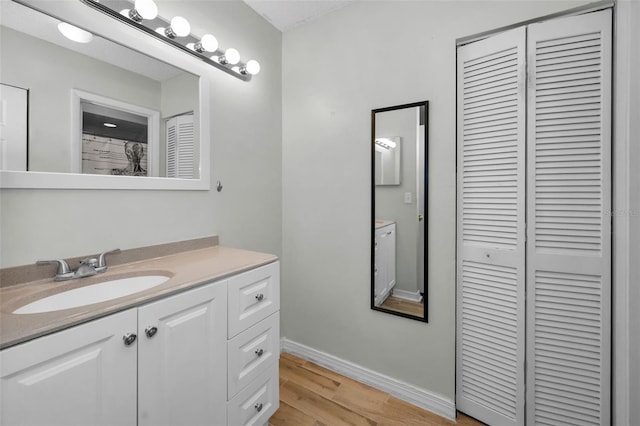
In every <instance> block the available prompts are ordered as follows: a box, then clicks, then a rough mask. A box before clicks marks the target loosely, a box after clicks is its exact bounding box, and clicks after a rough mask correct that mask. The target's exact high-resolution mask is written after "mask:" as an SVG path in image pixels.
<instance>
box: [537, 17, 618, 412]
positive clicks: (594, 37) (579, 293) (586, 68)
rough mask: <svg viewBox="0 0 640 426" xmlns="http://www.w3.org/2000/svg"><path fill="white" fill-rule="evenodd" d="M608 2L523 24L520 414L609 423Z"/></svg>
mask: <svg viewBox="0 0 640 426" xmlns="http://www.w3.org/2000/svg"><path fill="white" fill-rule="evenodd" d="M611 42H612V41H611V11H610V10H605V11H600V12H595V13H588V14H585V15H580V16H572V17H566V18H561V19H554V20H551V21H547V22H542V23H539V24H532V25H530V26H529V28H528V46H527V55H528V60H527V65H528V76H529V82H528V100H527V102H528V105H527V111H528V117H527V122H528V130H527V149H528V153H527V175H528V177H527V179H528V180H527V235H528V241H527V368H528V371H527V424H532V425H533V424H553V425H558V424H574V425H606V424H609V422H610V364H609V363H610V361H609V359H610V354H609V351H610V340H611V336H610V324H611V322H610V318H611V313H610V303H611V301H610V298H611V218H610V216H609V212H610V209H611V169H610V167H611V131H610V129H611V98H610V97H611Z"/></svg>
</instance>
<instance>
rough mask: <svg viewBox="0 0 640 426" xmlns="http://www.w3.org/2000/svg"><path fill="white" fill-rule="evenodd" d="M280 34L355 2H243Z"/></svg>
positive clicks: (330, 0)
mask: <svg viewBox="0 0 640 426" xmlns="http://www.w3.org/2000/svg"><path fill="white" fill-rule="evenodd" d="M243 1H244V2H245V3H246V4H247V5H249V7H251V8H252V9H253V10H255V11H256V12H258V13H259V14H260V15H261V16H262V17H263V18H265V19H266V20H267V21H269V22H270V23H271V24H272V25H273V26H274V27H276V28H277V29H279V30H280V31H282V32H285V31H287V30H290V29H292V28H295V27H297V26H300V25H302V24H305V23H307V22H311V21H313V20H315V19H318V18H319V17H321V16H323V15H326V14H327V13H330V12H333V11H336V10H338V9H342V8H343V7H345V6H347V5H349V4H351V3H353V2H354V1H357V0H320V1H318V0H243Z"/></svg>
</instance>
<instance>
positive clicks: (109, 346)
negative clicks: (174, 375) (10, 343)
mask: <svg viewBox="0 0 640 426" xmlns="http://www.w3.org/2000/svg"><path fill="white" fill-rule="evenodd" d="M135 331H136V310H135V309H132V310H129V311H125V312H122V313H119V314H115V315H111V316H108V317H105V318H102V319H99V320H96V321H92V322H90V323H87V324H83V325H80V326H77V327H73V328H70V329H67V330H64V331H61V332H59V333H55V334H52V335H49V336H45V337H41V338H38V339H35V340H32V341H30V342H27V343H24V344H21V345H18V346H14V347H11V348H8V349H5V350H3V351H2V352H0V381H1V395H2V403H1V404H2V409H1V410H0V413H1V414H0V424H2V425H6V426H10V425H48V426H53V425H65V426H69V425H105V426H106V425H110V426H111V425H132V424H135V422H136V359H137V358H136V346H137V343H133V344H131V345H129V346H126V345H125V344H124V342H123V338H122V337H123V335H124V334H126V333H128V332H131V333H135Z"/></svg>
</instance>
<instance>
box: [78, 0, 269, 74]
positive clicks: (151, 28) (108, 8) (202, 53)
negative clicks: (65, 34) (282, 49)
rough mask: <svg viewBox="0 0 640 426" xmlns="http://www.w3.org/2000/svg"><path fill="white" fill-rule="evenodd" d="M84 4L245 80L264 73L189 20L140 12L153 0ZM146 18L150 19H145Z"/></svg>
mask: <svg viewBox="0 0 640 426" xmlns="http://www.w3.org/2000/svg"><path fill="white" fill-rule="evenodd" d="M81 1H82V2H83V3H85V4H87V5H89V6H91V7H93V8H94V9H97V10H99V11H100V12H102V13H104V14H106V15H109V16H111V17H112V18H115V19H117V20H119V21H122V22H124V23H126V24H127V25H130V26H132V27H134V28H136V29H138V30H140V31H143V32H145V33H147V34H149V35H150V36H152V37H155V38H157V39H160V40H162V41H163V42H165V43H167V44H169V45H171V46H173V47H175V48H177V49H179V50H182V51H183V52H186V53H188V54H190V55H191V56H195V57H196V58H198V59H200V60H202V61H204V62H206V63H208V64H209V65H212V66H214V67H216V68H218V69H219V70H222V71H224V72H226V73H227V74H230V75H232V76H234V77H236V78H239V79H240V80H242V81H250V80H251V77H252V76H253V75H255V74H257V73H258V72H260V64H259V63H258V62H257V61H255V60H253V59H252V60H249V61H247V62H246V63H243V62H241V61H240V54H239V53H238V51H237V50H236V49H233V48H229V49H226V50H222V49H220V47H219V46H218V40H216V38H215V37H214V36H212V35H211V34H205V35H204V36H202V38H198V37H196V36H194V35H193V34H191V32H190V31H191V29H190V26H189V23H188V22H187V20H186V19H184V18H182V17H180V16H176V17H174V18H172V19H171V21H168V20H166V19H164V18H163V17H161V16H160V15H158V14H157V8H156V10H155V16H154V14H150V13H148V12H147V10H138V8H142V6H144V7H145V8H149V5H150V4H153V6H155V3H154V2H153V0H142V1H140V0H138V1H136V2H135V3H133V4H132V3H130V2H129V1H125V0H81ZM145 16H147V18H150V19H145Z"/></svg>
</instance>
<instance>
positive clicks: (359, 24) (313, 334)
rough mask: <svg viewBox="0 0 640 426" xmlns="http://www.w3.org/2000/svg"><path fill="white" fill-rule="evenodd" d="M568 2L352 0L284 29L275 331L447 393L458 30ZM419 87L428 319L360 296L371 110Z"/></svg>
mask: <svg viewBox="0 0 640 426" xmlns="http://www.w3.org/2000/svg"><path fill="white" fill-rule="evenodd" d="M579 3H584V2H578V3H576V2H568V1H566V2H565V1H552V2H546V1H525V0H523V1H473V2H472V1H469V2H462V1H376V2H356V3H354V4H352V5H350V6H348V7H346V8H344V9H341V10H339V11H337V12H335V13H332V14H329V15H326V16H325V17H323V18H321V19H320V20H318V21H316V22H312V23H310V24H307V25H305V26H302V27H300V28H297V29H294V30H292V31H290V32H287V33H285V34H284V37H283V123H284V124H283V273H282V335H283V336H285V337H287V338H288V339H291V340H293V341H296V342H299V343H302V344H305V345H307V346H310V347H313V348H316V349H318V350H321V351H324V352H328V353H330V354H332V355H335V356H337V357H340V358H343V359H345V360H348V361H351V362H354V363H356V364H359V365H361V366H364V367H367V368H370V369H372V370H375V371H377V372H380V373H383V374H386V375H389V376H391V377H394V378H396V379H399V380H402V381H405V382H408V383H411V384H414V385H416V386H419V387H421V388H424V389H427V390H430V391H432V392H433V393H436V394H439V395H441V396H443V397H445V398H448V399H449V400H451V401H453V399H454V381H455V357H454V345H455V191H456V188H455V152H456V147H455V112H456V109H455V75H456V60H455V54H456V49H455V47H456V43H455V40H456V39H457V38H459V37H464V36H467V35H471V34H475V33H478V32H481V31H486V30H490V29H493V28H497V27H501V26H505V25H509V24H512V23H515V22H518V21H522V20H526V19H530V18H534V17H538V16H541V15H546V14H549V13H553V12H556V11H560V10H564V9H568V8H571V7H574V6H576V5H578V4H579ZM396 57H398V58H402V59H400V60H396V59H395V58H396ZM425 99H426V100H429V101H430V104H429V110H430V117H429V123H430V129H429V145H430V146H429V173H430V177H429V182H430V184H431V186H430V188H429V200H428V202H429V206H431V207H430V210H429V213H428V223H429V241H428V244H429V263H428V289H427V296H428V310H429V315H428V317H429V318H428V319H429V323H428V324H424V323H421V322H417V321H412V320H408V319H404V318H400V317H396V316H392V315H389V314H385V313H380V312H376V311H371V310H370V309H369V300H370V267H371V260H370V239H371V231H370V226H371V223H370V204H371V200H370V193H371V187H370V180H371V177H370V173H371V157H370V155H371V153H370V136H371V135H370V122H369V121H370V110H371V109H373V108H380V107H385V106H391V105H398V104H402V103H408V102H415V101H419V100H425ZM336 151H339V152H341V155H340V156H339V157H335V156H333V155H332V153H333V152H336ZM326 164H332V173H326Z"/></svg>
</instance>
